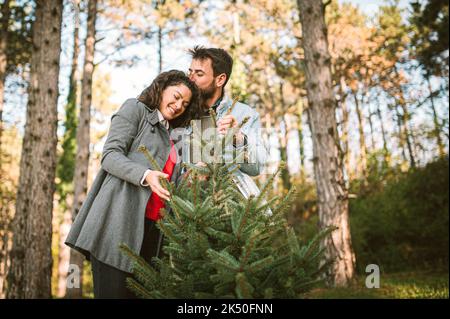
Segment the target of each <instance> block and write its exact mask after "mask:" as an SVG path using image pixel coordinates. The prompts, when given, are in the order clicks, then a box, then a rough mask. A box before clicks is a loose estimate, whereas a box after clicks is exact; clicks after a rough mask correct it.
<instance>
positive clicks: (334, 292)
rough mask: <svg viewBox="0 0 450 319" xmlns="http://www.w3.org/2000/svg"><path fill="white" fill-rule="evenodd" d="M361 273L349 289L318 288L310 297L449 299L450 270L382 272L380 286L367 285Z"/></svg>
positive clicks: (306, 296)
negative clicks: (368, 286)
mask: <svg viewBox="0 0 450 319" xmlns="http://www.w3.org/2000/svg"><path fill="white" fill-rule="evenodd" d="M365 279H366V277H365V276H358V277H357V278H356V280H355V283H354V284H353V285H352V286H350V287H348V288H325V287H319V288H315V289H313V290H312V291H310V292H309V293H307V294H306V295H305V298H309V299H386V298H388V299H442V298H449V293H448V290H449V273H448V272H402V273H392V274H383V273H382V274H381V276H380V288H372V289H369V288H366V286H365Z"/></svg>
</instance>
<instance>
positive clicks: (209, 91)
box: [200, 81, 216, 108]
mask: <svg viewBox="0 0 450 319" xmlns="http://www.w3.org/2000/svg"><path fill="white" fill-rule="evenodd" d="M214 93H216V87H215V85H214V81H212V82H211V84H210V85H208V87H207V88H205V89H200V97H201V100H202V104H203V105H204V107H205V108H209V105H208V106H207V105H205V103H206V101H207V100H209V99H210V98H212V97H213V96H214Z"/></svg>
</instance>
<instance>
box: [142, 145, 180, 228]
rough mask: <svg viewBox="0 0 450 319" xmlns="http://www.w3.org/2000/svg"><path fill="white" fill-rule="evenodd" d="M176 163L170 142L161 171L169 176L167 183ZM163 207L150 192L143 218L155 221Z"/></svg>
mask: <svg viewBox="0 0 450 319" xmlns="http://www.w3.org/2000/svg"><path fill="white" fill-rule="evenodd" d="M176 162H177V152H176V149H175V146H174V144H173V142H172V141H170V153H169V158H168V159H167V161H166V164H165V165H164V168H163V170H162V171H163V173H165V174H167V175H169V181H170V179H171V178H172V173H173V169H174V167H175V164H176ZM164 206H165V203H164V201H163V200H162V199H161V198H160V197H159V196H158V195H156V193H155V192H152V195H151V196H150V199H149V200H148V202H147V207H146V209H145V217H146V218H148V219H151V220H153V221H157V220H158V219H160V218H161V215H160V214H159V211H160V210H161V208H164Z"/></svg>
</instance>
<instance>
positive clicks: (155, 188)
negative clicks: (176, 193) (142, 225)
mask: <svg viewBox="0 0 450 319" xmlns="http://www.w3.org/2000/svg"><path fill="white" fill-rule="evenodd" d="M160 178H165V179H167V180H168V179H169V175H167V174H165V173H163V172H159V171H150V173H148V175H147V177H145V181H146V182H147V184H148V186H150V188H151V189H152V192H155V193H156V195H158V196H159V197H161V198H162V199H165V200H167V201H170V193H169V191H168V190H167V189H165V188H164V187H162V185H161V183H160V181H159V179H160Z"/></svg>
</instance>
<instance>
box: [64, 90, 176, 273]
mask: <svg viewBox="0 0 450 319" xmlns="http://www.w3.org/2000/svg"><path fill="white" fill-rule="evenodd" d="M178 144H179V143H178ZM140 145H145V146H146V147H147V149H148V150H149V152H150V153H151V154H152V156H153V157H154V158H155V159H156V161H157V162H158V164H159V166H160V167H163V166H164V164H165V162H166V160H167V158H168V156H169V151H170V141H169V131H168V130H167V129H166V128H165V127H164V126H163V125H162V124H161V123H160V122H159V119H158V114H157V111H156V110H152V109H150V108H148V107H147V106H146V105H145V104H143V103H141V102H139V101H138V100H137V99H128V100H127V101H125V103H124V104H123V105H122V106H121V107H120V109H119V110H118V112H117V113H115V114H114V115H113V116H112V118H111V127H110V130H109V133H108V137H107V140H106V142H105V145H104V148H103V154H102V159H101V170H100V172H99V173H98V174H97V176H96V178H95V180H94V182H93V184H92V186H91V188H90V190H89V193H88V195H87V197H86V199H85V201H84V203H83V205H82V207H81V209H80V211H79V212H78V215H77V217H76V218H75V220H74V222H73V225H72V227H71V229H70V232H69V234H68V236H67V239H66V241H65V243H66V245H68V246H70V247H71V248H74V249H76V250H78V251H80V252H81V253H83V254H84V255H85V256H86V258H88V259H89V258H90V255H93V256H94V257H95V258H96V259H98V260H100V261H101V262H103V263H105V264H108V265H111V266H113V267H115V268H118V269H120V270H123V271H127V272H130V271H131V260H129V259H128V258H127V257H126V256H125V255H124V254H122V253H121V252H120V250H119V245H120V244H121V243H124V244H127V245H128V246H129V247H130V248H131V249H132V250H133V251H135V252H136V253H137V254H139V252H140V249H141V245H142V240H143V237H144V220H145V208H146V205H147V202H148V200H149V198H150V195H151V189H150V187H148V186H147V187H144V186H141V184H140V182H141V180H142V177H143V176H144V173H145V171H146V170H147V169H152V170H153V169H155V168H153V167H152V166H151V164H150V163H149V161H148V160H147V158H146V157H145V156H144V154H143V153H141V152H139V151H138V147H139V146H140ZM175 147H176V148H177V150H179V146H177V143H175ZM179 171H180V163H179V161H177V164H176V166H175V169H174V172H173V174H172V179H171V180H172V181H174V180H176V179H177V178H178V176H179Z"/></svg>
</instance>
